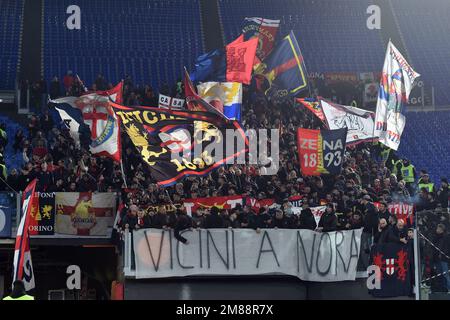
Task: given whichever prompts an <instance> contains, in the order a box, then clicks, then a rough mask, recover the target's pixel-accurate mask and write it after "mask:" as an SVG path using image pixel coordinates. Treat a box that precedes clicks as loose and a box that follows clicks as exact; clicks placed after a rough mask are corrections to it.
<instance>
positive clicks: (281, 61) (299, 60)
mask: <svg viewBox="0 0 450 320" xmlns="http://www.w3.org/2000/svg"><path fill="white" fill-rule="evenodd" d="M255 74H256V80H257V83H258V87H259V88H260V89H262V90H263V91H264V92H265V93H266V95H267V96H269V97H279V98H281V97H286V96H296V95H297V94H298V93H300V92H302V91H303V90H305V89H307V88H308V80H307V75H308V74H307V72H306V67H305V63H304V60H303V55H302V53H301V51H300V47H299V45H298V42H297V39H296V38H295V35H294V32H293V31H291V32H290V33H289V35H287V36H286V37H284V38H283V39H282V40H281V41H280V42H279V43H278V45H277V46H276V47H275V48H274V49H273V50H272V52H271V53H270V55H269V56H268V57H267V58H266V59H264V61H262V62H261V63H260V64H258V65H256V66H255Z"/></svg>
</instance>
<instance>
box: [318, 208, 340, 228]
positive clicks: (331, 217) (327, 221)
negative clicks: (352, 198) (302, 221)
mask: <svg viewBox="0 0 450 320" xmlns="http://www.w3.org/2000/svg"><path fill="white" fill-rule="evenodd" d="M336 228H337V216H336V213H335V212H334V206H333V205H332V204H327V208H326V209H325V212H324V213H323V214H322V216H321V217H320V221H319V225H318V226H317V229H316V231H319V232H330V231H336Z"/></svg>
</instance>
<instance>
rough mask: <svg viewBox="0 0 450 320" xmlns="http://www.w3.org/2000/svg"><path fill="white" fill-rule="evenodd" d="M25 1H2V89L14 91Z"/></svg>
mask: <svg viewBox="0 0 450 320" xmlns="http://www.w3.org/2000/svg"><path fill="white" fill-rule="evenodd" d="M22 13H23V1H22V0H17V1H8V0H0V43H1V44H2V46H1V50H0V74H1V77H0V89H8V90H11V89H14V86H15V81H16V74H17V67H18V63H19V46H20V40H21V38H22V36H21V25H22Z"/></svg>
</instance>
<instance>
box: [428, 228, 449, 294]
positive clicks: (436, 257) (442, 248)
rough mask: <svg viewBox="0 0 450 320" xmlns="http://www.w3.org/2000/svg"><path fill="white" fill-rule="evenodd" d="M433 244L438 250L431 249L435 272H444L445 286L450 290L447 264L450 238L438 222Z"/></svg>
mask: <svg viewBox="0 0 450 320" xmlns="http://www.w3.org/2000/svg"><path fill="white" fill-rule="evenodd" d="M433 243H434V245H435V246H436V247H437V248H439V250H433V256H432V259H433V265H434V268H435V269H436V273H438V274H439V273H445V274H444V279H445V285H444V286H445V287H446V288H447V291H449V292H450V274H449V272H448V271H449V267H448V264H449V262H450V260H449V259H448V257H449V256H450V238H449V235H448V234H447V230H446V227H445V225H443V224H442V223H439V224H438V225H437V227H436V231H435V234H434V237H433Z"/></svg>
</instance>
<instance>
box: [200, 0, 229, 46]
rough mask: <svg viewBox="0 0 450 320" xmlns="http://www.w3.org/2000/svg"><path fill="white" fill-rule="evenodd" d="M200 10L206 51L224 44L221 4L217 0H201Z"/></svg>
mask: <svg viewBox="0 0 450 320" xmlns="http://www.w3.org/2000/svg"><path fill="white" fill-rule="evenodd" d="M199 4H200V12H201V21H202V28H203V31H204V32H203V35H204V39H205V51H206V52H208V51H212V50H215V49H217V48H222V47H223V46H224V43H223V36H222V32H221V30H222V29H221V24H220V17H219V5H218V3H217V1H216V0H212V1H211V0H200V2H199Z"/></svg>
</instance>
